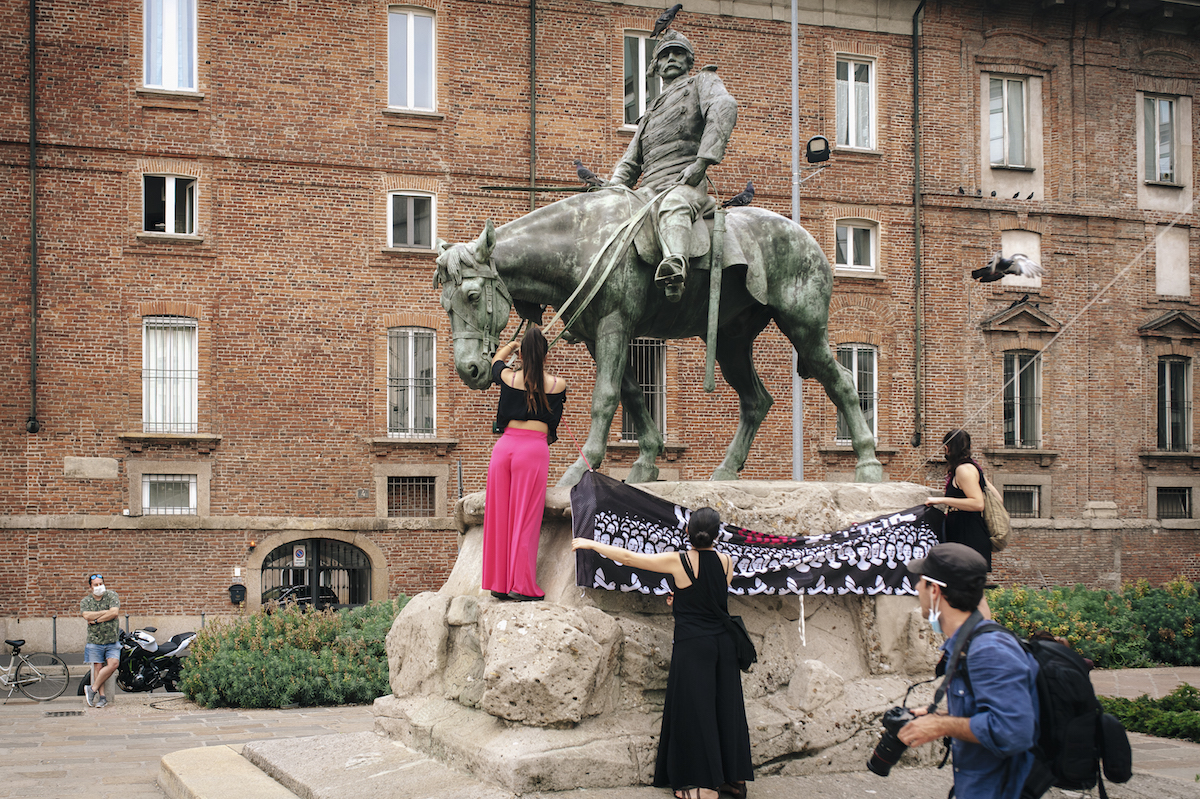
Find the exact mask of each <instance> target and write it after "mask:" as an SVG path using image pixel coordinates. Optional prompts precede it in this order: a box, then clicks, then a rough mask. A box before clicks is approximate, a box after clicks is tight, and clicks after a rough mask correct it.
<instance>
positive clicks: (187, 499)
mask: <svg viewBox="0 0 1200 799" xmlns="http://www.w3.org/2000/svg"><path fill="white" fill-rule="evenodd" d="M197 512H198V511H197V506H196V475H194V474H143V475H142V513H143V514H146V515H159V514H161V515H171V514H196V513H197Z"/></svg>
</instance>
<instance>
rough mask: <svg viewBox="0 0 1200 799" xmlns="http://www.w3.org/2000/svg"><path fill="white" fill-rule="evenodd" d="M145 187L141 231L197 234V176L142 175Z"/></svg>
mask: <svg viewBox="0 0 1200 799" xmlns="http://www.w3.org/2000/svg"><path fill="white" fill-rule="evenodd" d="M142 186H143V191H142V230H145V231H147V232H151V233H177V234H184V235H195V233H196V179H195V178H185V177H179V176H176V175H143V176H142Z"/></svg>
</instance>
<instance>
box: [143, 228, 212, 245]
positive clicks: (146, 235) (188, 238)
mask: <svg viewBox="0 0 1200 799" xmlns="http://www.w3.org/2000/svg"><path fill="white" fill-rule="evenodd" d="M137 237H138V241H144V242H147V243H150V242H157V243H159V244H169V243H179V244H203V243H204V237H203V236H197V235H195V234H191V233H159V232H157V231H154V230H139V231H138V234H137Z"/></svg>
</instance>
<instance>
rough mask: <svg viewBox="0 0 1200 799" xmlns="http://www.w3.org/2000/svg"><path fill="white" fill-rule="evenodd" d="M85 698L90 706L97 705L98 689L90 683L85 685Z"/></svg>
mask: <svg viewBox="0 0 1200 799" xmlns="http://www.w3.org/2000/svg"><path fill="white" fill-rule="evenodd" d="M83 698H84V701H86V702H87V704H88V707H95V706H96V689H95V688H93V687H92V686H90V685H85V686H83Z"/></svg>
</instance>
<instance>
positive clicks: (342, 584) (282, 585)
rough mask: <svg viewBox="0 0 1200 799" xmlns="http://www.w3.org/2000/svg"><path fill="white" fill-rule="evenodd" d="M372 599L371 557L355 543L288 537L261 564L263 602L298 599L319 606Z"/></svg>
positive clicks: (290, 601)
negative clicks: (292, 538) (284, 542)
mask: <svg viewBox="0 0 1200 799" xmlns="http://www.w3.org/2000/svg"><path fill="white" fill-rule="evenodd" d="M370 601H371V560H370V558H368V557H367V554H366V553H365V552H363V551H362V550H361V549H359V548H358V547H356V546H354V545H353V544H347V543H346V542H344V541H336V540H334V539H330V538H308V539H305V540H302V541H289V542H288V543H286V544H283V545H282V546H278V547H276V548H275V549H273V550H271V553H270V554H269V555H267V557H266V559H265V560H264V561H263V565H262V602H263V604H264V605H265V604H268V603H271V602H275V603H279V604H288V603H293V602H294V603H296V604H298V605H309V606H315V607H316V608H317V609H318V610H320V609H323V608H327V607H332V608H344V607H354V606H357V605H365V604H366V603H368V602H370Z"/></svg>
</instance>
